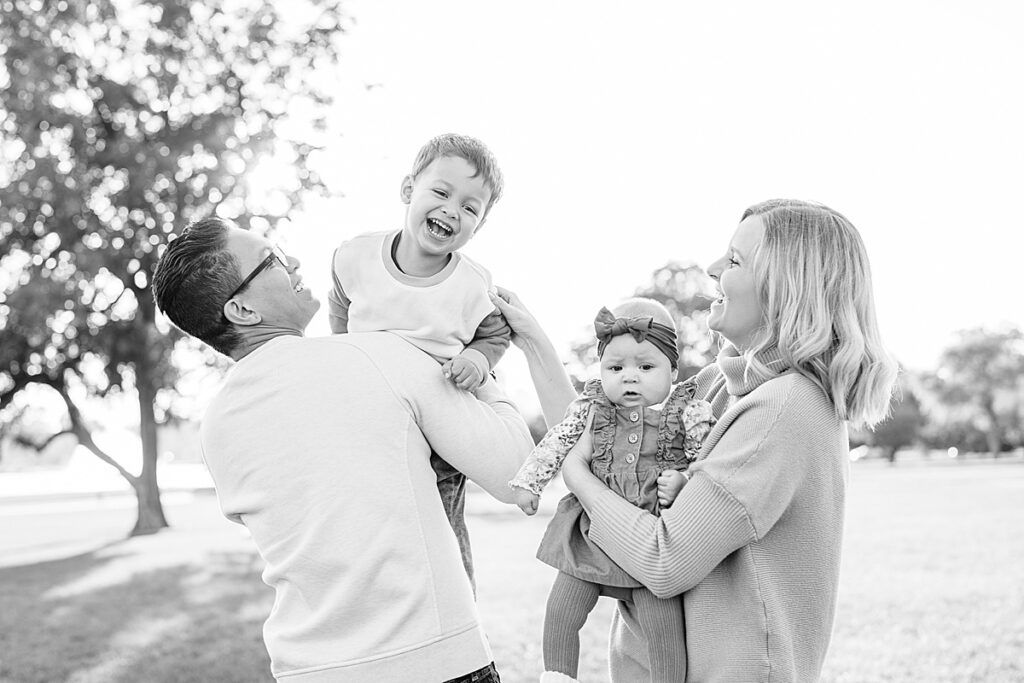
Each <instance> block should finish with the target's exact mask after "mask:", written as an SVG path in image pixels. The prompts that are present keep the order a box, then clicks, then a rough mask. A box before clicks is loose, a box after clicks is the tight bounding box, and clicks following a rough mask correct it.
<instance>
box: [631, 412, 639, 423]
mask: <svg viewBox="0 0 1024 683" xmlns="http://www.w3.org/2000/svg"><path fill="white" fill-rule="evenodd" d="M629 419H630V420H632V421H633V422H636V421H637V420H639V419H640V414H639V413H638V412H636V411H635V410H634V411H633V412H632V413H630V414H629Z"/></svg>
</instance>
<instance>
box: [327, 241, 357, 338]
mask: <svg viewBox="0 0 1024 683" xmlns="http://www.w3.org/2000/svg"><path fill="white" fill-rule="evenodd" d="M337 261H338V250H335V252H334V258H333V259H331V263H332V266H333V265H334V264H336V263H337ZM331 282H332V283H333V284H332V286H331V291H330V292H328V293H327V317H328V322H329V323H330V325H331V332H333V333H334V334H344V333H345V332H348V307H349V304H351V303H352V300H351V299H349V298H348V295H347V294H345V289H344V287H342V286H341V280H340V279H339V278H338V269H337V268H336V267H332V268H331Z"/></svg>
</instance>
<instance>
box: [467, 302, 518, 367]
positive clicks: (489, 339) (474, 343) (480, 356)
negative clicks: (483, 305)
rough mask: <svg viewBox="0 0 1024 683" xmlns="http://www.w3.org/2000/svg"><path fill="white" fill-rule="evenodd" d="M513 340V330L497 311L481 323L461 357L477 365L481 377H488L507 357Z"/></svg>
mask: <svg viewBox="0 0 1024 683" xmlns="http://www.w3.org/2000/svg"><path fill="white" fill-rule="evenodd" d="M511 339H512V328H510V327H509V326H508V323H507V322H505V316H503V315H502V314H501V313H500V312H499V311H498V310H497V309H495V310H494V311H493V312H492V313H490V314H489V315H488V316H487V317H486V318H484V319H483V320H482V321H481V322H480V324H479V325H478V326H477V328H476V333H475V334H474V335H473V339H472V340H471V341H470V342H469V343H468V344H466V348H465V349H463V350H462V353H460V354H459V355H460V356H462V357H463V358H465V359H467V360H469V361H471V362H472V363H473V364H474V365H476V366H477V368H478V369H479V370H480V375H481V377H487V374H488V373H489V372H490V371H491V370H493V369H494V366H495V365H497V364H498V361H499V360H501V357H502V356H503V355H505V351H506V350H507V349H508V345H509V341H510V340H511Z"/></svg>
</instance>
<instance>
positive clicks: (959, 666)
mask: <svg viewBox="0 0 1024 683" xmlns="http://www.w3.org/2000/svg"><path fill="white" fill-rule="evenodd" d="M552 502H553V501H552ZM167 507H168V510H167V513H168V517H169V519H170V521H171V524H172V525H173V528H172V529H171V530H169V531H166V532H163V533H160V534H158V535H156V536H150V537H144V538H136V539H130V540H127V541H122V540H119V537H120V536H122V535H123V534H124V532H125V530H126V529H127V528H128V527H130V525H131V523H132V519H131V516H132V514H133V513H132V510H131V508H117V507H113V508H109V507H105V508H101V509H88V510H87V509H76V508H74V507H62V506H55V507H53V508H51V509H46V510H20V511H12V510H10V509H7V510H5V508H4V506H2V505H0V528H2V529H3V533H0V682H3V683H34V682H37V681H38V682H43V681H45V682H47V683H51V682H57V681H67V682H73V683H129V682H131V683H136V682H138V681H146V682H152V683H170V682H192V681H196V682H198V681H211V682H215V683H220V682H224V683H234V682H239V683H241V682H250V681H269V680H271V679H270V676H269V670H268V667H269V662H268V659H267V655H266V653H265V651H264V650H263V645H262V640H261V626H262V622H263V619H264V618H265V617H266V615H267V613H268V611H269V608H270V604H271V598H272V596H271V595H270V594H269V589H267V588H266V587H265V586H264V585H263V584H262V582H261V581H260V578H259V574H260V570H261V566H260V563H259V560H258V559H257V558H256V557H255V556H254V554H253V551H252V546H251V543H250V541H249V539H248V538H246V536H245V535H244V533H243V530H242V529H241V527H237V526H236V525H233V524H230V523H229V522H227V521H225V520H223V519H222V518H221V517H220V516H219V512H218V511H217V507H216V503H215V501H214V500H213V498H212V496H209V495H197V496H195V497H194V498H193V499H191V500H180V499H179V500H178V502H173V501H171V502H169V504H168V506H167ZM468 507H470V509H471V512H472V510H473V508H476V511H475V513H472V514H471V517H470V522H469V523H470V530H471V533H472V535H473V543H474V550H475V556H476V562H477V568H478V569H477V571H478V577H477V580H478V589H479V604H480V611H481V614H482V617H483V619H484V623H485V626H486V629H487V632H488V635H489V638H490V640H491V644H492V647H493V649H494V654H495V659H496V661H497V663H498V667H499V670H500V671H501V673H502V678H503V680H504V681H505V682H506V683H519V682H521V681H522V682H526V681H535V680H536V678H537V676H538V674H539V672H540V670H541V656H540V637H541V627H542V619H543V613H544V602H545V598H546V595H547V590H548V587H549V586H550V583H551V581H552V579H553V576H554V571H553V570H551V569H549V568H548V567H546V566H544V565H542V564H540V563H539V562H538V561H536V560H534V559H533V552H534V550H535V549H536V544H537V542H538V540H539V539H540V536H541V534H542V532H543V529H544V525H545V524H546V518H542V517H541V515H538V517H537V518H529V519H528V518H525V517H523V516H522V515H521V514H520V513H519V512H518V510H516V509H515V508H508V509H507V511H505V510H504V509H502V508H499V507H496V506H494V505H489V504H487V505H484V504H480V503H479V501H478V500H477V499H476V498H475V497H473V498H471V500H470V502H469V504H468ZM544 509H547V510H550V509H551V508H550V507H548V508H544ZM544 509H542V512H543V511H544ZM612 607H613V603H612V601H610V600H602V601H601V602H600V603H599V604H598V607H597V609H596V610H595V612H594V614H593V615H592V616H591V619H590V622H588V624H587V626H586V628H585V629H584V633H583V636H582V639H583V647H582V651H583V656H582V658H583V662H582V665H581V679H582V680H583V681H585V682H600V681H607V674H606V673H605V670H606V663H607V656H606V639H607V629H608V623H609V620H610V616H611V610H612ZM822 680H823V681H826V682H832V683H839V682H843V683H847V682H849V683H853V682H856V683H871V682H874V681H893V682H895V681H901V682H902V681H911V682H913V681H922V682H924V681H928V682H935V681H979V682H980V681H985V682H999V681H1007V682H1010V681H1021V680H1024V465H1021V464H1020V463H992V462H979V463H939V464H933V465H918V464H907V465H899V466H896V467H889V466H887V465H884V464H882V463H875V462H868V463H858V464H856V465H855V466H854V467H853V468H852V478H851V489H850V499H849V508H848V519H847V534H846V541H845V546H844V564H843V575H842V585H841V592H840V605H839V616H838V620H837V623H836V629H835V633H834V636H833V641H832V647H831V650H830V652H829V658H828V661H827V664H826V667H825V673H824V675H823V678H822Z"/></svg>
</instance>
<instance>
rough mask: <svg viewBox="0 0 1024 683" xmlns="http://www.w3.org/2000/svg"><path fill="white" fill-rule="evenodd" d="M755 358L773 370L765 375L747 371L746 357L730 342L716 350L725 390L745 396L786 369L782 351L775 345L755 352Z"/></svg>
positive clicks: (731, 393)
mask: <svg viewBox="0 0 1024 683" xmlns="http://www.w3.org/2000/svg"><path fill="white" fill-rule="evenodd" d="M757 359H758V360H759V361H761V363H762V364H764V365H766V366H768V368H769V369H770V370H772V371H773V372H772V373H771V374H770V375H768V376H767V377H762V376H760V375H759V373H754V372H751V373H748V372H747V359H746V358H745V357H744V356H743V355H742V354H740V352H739V350H738V349H737V348H736V347H735V346H733V345H732V344H726V345H725V346H723V347H722V348H721V350H720V351H719V352H718V367H719V368H720V369H721V370H722V375H723V376H724V377H725V390H726V391H728V392H729V395H730V396H746V395H747V394H749V393H750V392H751V391H753V390H754V389H756V388H758V387H759V386H761V385H762V384H764V383H765V382H766V381H768V380H769V379H771V378H772V377H777V376H778V375H780V374H781V373H782V372H784V371H785V370H786V369H787V366H786V364H785V361H784V360H783V359H782V353H781V352H780V351H779V348H778V347H777V346H772V347H769V348H767V349H765V350H763V351H761V352H759V353H758V354H757Z"/></svg>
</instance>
